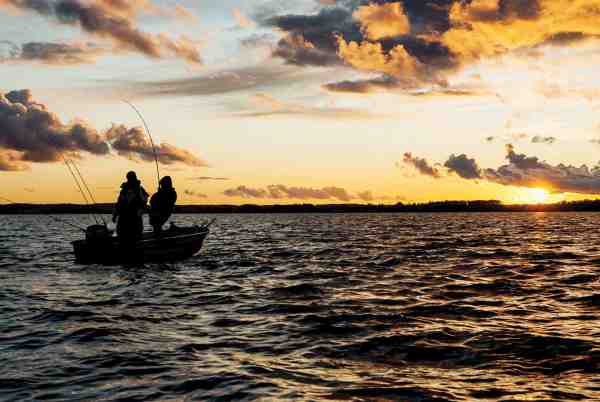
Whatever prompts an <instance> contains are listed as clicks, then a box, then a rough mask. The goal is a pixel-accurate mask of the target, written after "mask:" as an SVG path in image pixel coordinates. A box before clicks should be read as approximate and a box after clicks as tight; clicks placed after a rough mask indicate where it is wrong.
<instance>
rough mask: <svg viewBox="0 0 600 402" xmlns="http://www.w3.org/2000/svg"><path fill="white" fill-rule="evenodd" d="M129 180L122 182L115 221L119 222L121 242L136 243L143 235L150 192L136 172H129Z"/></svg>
mask: <svg viewBox="0 0 600 402" xmlns="http://www.w3.org/2000/svg"><path fill="white" fill-rule="evenodd" d="M126 177H127V181H126V182H125V183H123V184H121V193H120V194H119V199H118V200H117V204H116V205H115V211H114V213H113V218H112V220H113V222H117V217H118V218H119V221H118V223H117V235H118V236H119V239H120V240H121V244H130V243H135V242H136V241H137V240H139V239H140V238H141V237H142V232H143V231H144V222H143V220H142V215H143V214H144V212H145V211H146V208H147V205H146V204H147V202H148V193H147V192H146V190H145V189H144V187H142V185H141V183H140V181H139V180H138V178H137V175H136V174H135V172H128V173H127V176H126Z"/></svg>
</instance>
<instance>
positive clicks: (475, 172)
mask: <svg viewBox="0 0 600 402" xmlns="http://www.w3.org/2000/svg"><path fill="white" fill-rule="evenodd" d="M444 167H446V168H448V170H449V171H450V172H453V173H456V174H457V175H459V176H460V177H462V178H463V179H481V169H479V166H477V162H476V161H475V159H469V158H468V157H467V156H466V155H465V154H461V155H458V156H457V155H450V158H448V160H447V161H446V163H444Z"/></svg>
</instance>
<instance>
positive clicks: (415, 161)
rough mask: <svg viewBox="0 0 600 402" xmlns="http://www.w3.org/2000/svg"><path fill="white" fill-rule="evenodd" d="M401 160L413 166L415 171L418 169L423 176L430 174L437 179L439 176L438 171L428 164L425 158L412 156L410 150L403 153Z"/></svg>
mask: <svg viewBox="0 0 600 402" xmlns="http://www.w3.org/2000/svg"><path fill="white" fill-rule="evenodd" d="M403 162H404V163H405V164H407V165H410V166H412V167H414V168H415V169H416V170H417V171H419V173H421V174H423V175H425V176H430V177H433V178H435V179H439V178H440V177H441V175H440V171H439V170H438V169H436V168H435V167H433V166H432V165H430V164H429V162H428V161H427V159H424V158H419V157H416V156H413V155H412V154H411V153H410V152H406V153H405V154H404V158H403Z"/></svg>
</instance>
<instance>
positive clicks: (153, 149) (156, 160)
mask: <svg viewBox="0 0 600 402" xmlns="http://www.w3.org/2000/svg"><path fill="white" fill-rule="evenodd" d="M123 102H125V103H127V104H128V105H129V106H131V108H132V109H133V110H135V112H136V113H137V115H138V116H139V117H140V119H141V120H142V123H144V128H145V129H146V134H147V135H148V138H150V144H151V145H152V153H153V154H154V162H155V163H156V181H157V186H158V187H160V171H159V169H158V156H157V155H156V147H155V146H154V140H153V139H152V135H151V134H150V129H149V128H148V124H146V120H144V116H142V114H141V113H140V111H139V110H138V109H137V108H136V107H135V105H134V104H133V103H131V102H129V101H128V100H123Z"/></svg>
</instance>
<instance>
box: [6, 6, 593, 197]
mask: <svg viewBox="0 0 600 402" xmlns="http://www.w3.org/2000/svg"><path fill="white" fill-rule="evenodd" d="M599 66H600V0H472V1H467V0H463V1H459V0H429V1H423V0H403V1H384V0H377V1H359V0H337V1H336V0H294V1H289V0H245V1H242V0H221V1H209V0H173V1H171V0H169V1H163V0H0V179H1V182H2V190H0V196H1V197H5V198H8V199H11V200H15V201H18V202H82V199H81V196H80V195H79V193H78V191H77V188H76V187H75V185H74V183H73V180H72V178H71V176H70V173H69V170H68V169H67V168H66V167H65V164H64V159H63V158H66V159H69V160H71V159H72V160H76V161H77V164H78V166H79V168H80V169H81V171H82V173H83V174H84V176H85V177H86V179H87V181H88V184H89V185H90V187H91V188H92V190H93V192H94V195H95V198H96V200H97V201H99V202H112V201H114V199H115V197H116V195H117V191H118V189H119V186H120V183H121V182H122V181H123V180H124V176H125V173H126V172H127V171H128V170H135V171H136V172H137V173H138V176H139V177H140V178H141V179H142V182H143V185H144V186H145V187H146V189H147V190H149V192H153V191H155V189H156V177H155V166H154V164H153V156H152V150H151V146H150V143H149V141H148V138H147V136H145V135H144V133H143V131H142V130H141V123H140V121H139V118H138V117H137V115H136V114H135V112H134V111H133V110H132V109H131V108H130V107H129V106H128V105H127V104H126V103H124V102H123V100H129V101H131V102H133V103H134V104H135V105H136V106H137V108H138V109H139V110H140V111H141V112H142V113H143V115H144V116H145V118H146V120H147V122H148V124H149V126H150V129H151V132H152V134H153V136H154V140H155V142H156V143H157V152H158V156H159V160H160V162H161V166H160V168H161V174H162V175H166V174H169V175H171V176H172V177H173V180H174V185H175V187H176V189H177V191H178V193H179V200H180V203H186V204H190V203H214V204H223V203H230V204H241V203H259V204H272V203H298V202H312V203H343V202H361V203H364V202H372V203H396V202H399V201H402V202H415V201H419V202H421V201H430V200H448V199H466V200H470V199H499V200H501V201H503V202H508V203H512V202H551V201H561V200H572V199H581V198H595V197H596V194H598V193H600V167H599V166H598V165H599V161H600V152H599V151H600V114H599V112H600V98H599V97H600V75H599V74H598V71H599Z"/></svg>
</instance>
